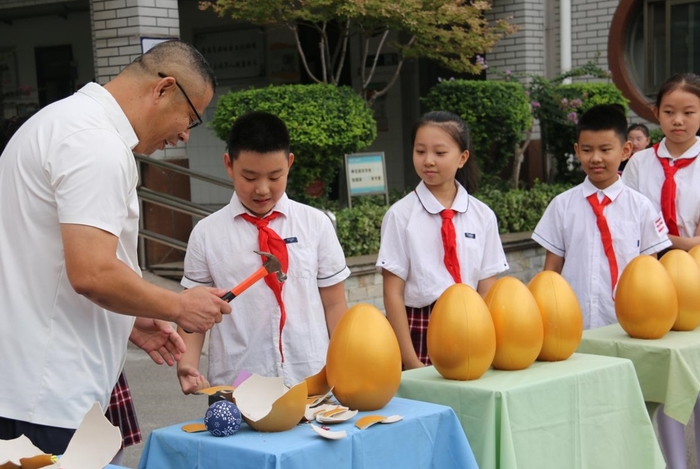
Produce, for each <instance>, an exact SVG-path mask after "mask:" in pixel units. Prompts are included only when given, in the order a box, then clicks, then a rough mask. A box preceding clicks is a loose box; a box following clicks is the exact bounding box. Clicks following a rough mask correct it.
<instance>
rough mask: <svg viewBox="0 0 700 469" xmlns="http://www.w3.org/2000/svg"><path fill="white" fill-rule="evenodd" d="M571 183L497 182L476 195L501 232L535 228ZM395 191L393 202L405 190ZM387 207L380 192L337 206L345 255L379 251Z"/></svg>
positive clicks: (340, 235) (486, 186) (339, 233)
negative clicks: (524, 185)
mask: <svg viewBox="0 0 700 469" xmlns="http://www.w3.org/2000/svg"><path fill="white" fill-rule="evenodd" d="M570 187H571V186H570V185H567V184H543V183H540V182H539V181H535V184H534V185H533V187H532V188H531V189H529V190H524V189H517V190H510V191H504V190H502V188H501V187H499V186H498V185H496V186H491V185H485V186H483V187H482V188H481V190H480V191H479V192H478V193H477V194H476V195H475V197H476V198H478V199H479V200H481V201H482V202H484V203H485V204H487V205H488V206H489V207H491V209H492V210H493V211H494V212H495V213H496V217H497V218H498V228H499V231H500V233H501V234H503V233H516V232H520V231H532V230H534V228H535V226H536V225H537V222H538V221H540V218H541V217H542V214H543V213H544V210H545V209H546V208H547V205H549V202H550V201H551V200H552V199H553V198H554V197H555V196H556V195H557V194H560V193H561V192H564V191H565V190H567V189H569V188H570ZM394 195H395V197H394V198H393V200H392V203H393V202H395V201H396V200H398V198H399V196H400V195H401V196H402V195H405V194H398V193H396V194H394ZM388 209H389V207H387V206H386V205H384V198H383V197H381V196H372V197H361V198H358V199H356V202H353V207H352V208H345V209H342V210H337V206H334V208H333V210H334V211H335V216H336V221H337V232H338V239H339V240H340V245H341V246H342V247H343V251H344V252H345V256H346V257H353V256H362V255H367V254H376V253H377V252H379V242H380V230H381V226H382V219H383V218H384V214H385V213H386V211H387V210H388Z"/></svg>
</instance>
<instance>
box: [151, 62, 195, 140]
mask: <svg viewBox="0 0 700 469" xmlns="http://www.w3.org/2000/svg"><path fill="white" fill-rule="evenodd" d="M158 76H159V77H161V78H174V79H175V84H176V85H177V87H178V88H180V91H182V94H183V95H184V96H185V99H186V100H187V104H189V105H190V107H191V108H192V111H193V112H194V115H195V116H197V120H196V121H194V122H190V125H188V126H187V130H190V129H194V128H195V127H197V126H198V125H201V124H203V123H204V121H203V120H202V116H200V115H199V113H198V112H197V109H196V108H195V107H194V104H192V101H190V97H189V96H187V93H185V89H184V88H183V87H182V86H181V85H180V83H178V81H177V78H175V77H173V76H169V75H166V74H165V73H161V72H158Z"/></svg>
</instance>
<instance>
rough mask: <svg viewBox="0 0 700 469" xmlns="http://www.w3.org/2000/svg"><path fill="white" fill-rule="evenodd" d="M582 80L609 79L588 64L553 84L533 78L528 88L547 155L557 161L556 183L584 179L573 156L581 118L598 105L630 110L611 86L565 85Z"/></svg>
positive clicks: (602, 72)
mask: <svg viewBox="0 0 700 469" xmlns="http://www.w3.org/2000/svg"><path fill="white" fill-rule="evenodd" d="M582 76H589V77H594V78H609V77H610V75H609V73H608V72H606V71H604V70H602V69H600V68H599V67H597V66H596V65H594V64H588V65H586V66H584V67H581V68H577V69H574V70H572V71H570V72H568V73H566V74H562V75H559V76H557V77H555V78H554V79H552V80H547V79H545V78H543V77H539V76H536V77H533V80H532V82H531V84H530V85H529V93H530V99H531V100H532V103H531V104H532V109H533V113H534V115H535V117H536V118H537V119H538V120H539V122H540V130H541V134H542V143H543V146H544V149H545V151H546V152H547V153H548V154H550V155H552V157H553V158H554V162H555V177H554V179H555V180H556V181H559V182H565V183H578V182H581V181H582V180H583V178H584V176H585V175H584V174H583V172H582V171H581V165H580V164H579V162H578V160H577V159H576V156H575V154H574V143H576V122H578V117H579V116H580V115H581V114H583V113H584V112H586V111H587V110H588V109H590V108H592V107H593V106H595V105H598V104H613V103H617V104H620V105H622V106H623V107H624V108H625V110H626V109H627V99H626V98H625V97H624V96H623V95H622V92H621V91H620V90H619V89H617V88H616V87H615V85H613V84H612V83H573V84H562V82H563V81H564V80H565V79H566V78H569V77H582Z"/></svg>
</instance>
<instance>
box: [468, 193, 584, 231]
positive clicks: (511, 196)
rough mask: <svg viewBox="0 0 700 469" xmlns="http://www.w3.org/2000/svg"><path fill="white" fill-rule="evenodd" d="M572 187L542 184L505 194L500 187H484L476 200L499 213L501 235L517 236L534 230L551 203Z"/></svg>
mask: <svg viewBox="0 0 700 469" xmlns="http://www.w3.org/2000/svg"><path fill="white" fill-rule="evenodd" d="M570 187H571V185H569V184H543V183H540V182H538V181H535V184H534V185H533V187H532V188H531V189H528V190H524V189H515V190H510V191H503V190H501V189H500V188H498V187H490V186H484V187H482V188H481V190H479V192H478V193H477V194H476V195H475V197H476V198H477V199H479V200H481V201H482V202H484V203H485V204H486V205H488V206H489V207H491V210H493V211H494V212H495V213H496V217H497V218H498V230H499V232H500V233H501V234H503V233H517V232H520V231H532V230H534V229H535V226H536V225H537V222H539V221H540V218H541V217H542V214H543V213H544V211H545V209H546V208H547V205H549V202H550V201H551V200H552V199H553V198H554V197H555V196H556V195H558V194H560V193H562V192H564V191H565V190H567V189H569V188H570Z"/></svg>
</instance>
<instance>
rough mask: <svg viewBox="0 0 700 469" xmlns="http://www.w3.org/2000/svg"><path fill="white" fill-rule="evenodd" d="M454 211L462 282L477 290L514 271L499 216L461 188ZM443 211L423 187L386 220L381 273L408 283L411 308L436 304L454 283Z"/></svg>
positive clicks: (407, 300)
mask: <svg viewBox="0 0 700 469" xmlns="http://www.w3.org/2000/svg"><path fill="white" fill-rule="evenodd" d="M455 184H457V183H455ZM451 208H452V210H454V211H455V212H456V213H455V216H454V218H453V223H454V226H455V232H456V234H457V240H456V241H457V257H458V259H459V267H460V272H461V276H462V283H465V284H467V285H469V286H471V287H472V288H474V289H476V288H477V285H478V283H479V281H480V280H483V279H485V278H488V277H492V276H494V275H497V274H499V273H501V272H504V271H506V270H507V269H508V262H507V261H506V256H505V253H504V251H503V246H502V244H501V238H500V235H499V233H498V223H497V221H496V215H495V214H494V213H493V211H492V210H491V209H490V208H489V207H488V206H487V205H485V204H484V203H483V202H480V201H479V200H477V199H476V198H474V197H472V196H470V195H469V194H468V193H467V191H466V190H465V189H464V188H463V187H462V186H461V185H460V184H457V196H456V197H455V200H454V202H453V203H452V207H451ZM443 209H444V207H443V206H442V205H441V204H440V202H439V201H438V200H437V199H436V198H435V196H434V195H433V194H432V193H431V192H430V190H429V189H428V188H427V187H426V186H425V183H423V182H421V183H420V184H418V186H417V187H416V189H415V190H414V191H413V192H411V193H410V194H408V195H407V196H406V197H404V198H403V199H401V200H399V201H398V202H396V203H395V204H394V205H392V206H391V208H389V210H388V211H387V213H386V215H385V216H384V219H383V220H382V232H381V245H380V248H379V255H378V258H377V264H376V267H377V270H378V271H379V272H381V271H382V269H386V270H388V271H389V272H391V273H393V274H394V275H396V276H397V277H399V278H401V279H402V280H404V282H405V288H404V302H405V304H406V306H412V307H418V308H419V307H423V306H427V305H430V304H432V303H433V302H434V301H435V300H437V298H438V297H439V296H440V294H442V292H443V291H444V290H445V289H446V288H447V287H449V286H450V285H453V284H454V280H453V278H452V276H451V275H450V273H449V272H448V271H447V268H446V267H445V263H444V248H443V245H442V236H441V227H442V217H441V216H440V212H441V211H442V210H443Z"/></svg>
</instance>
